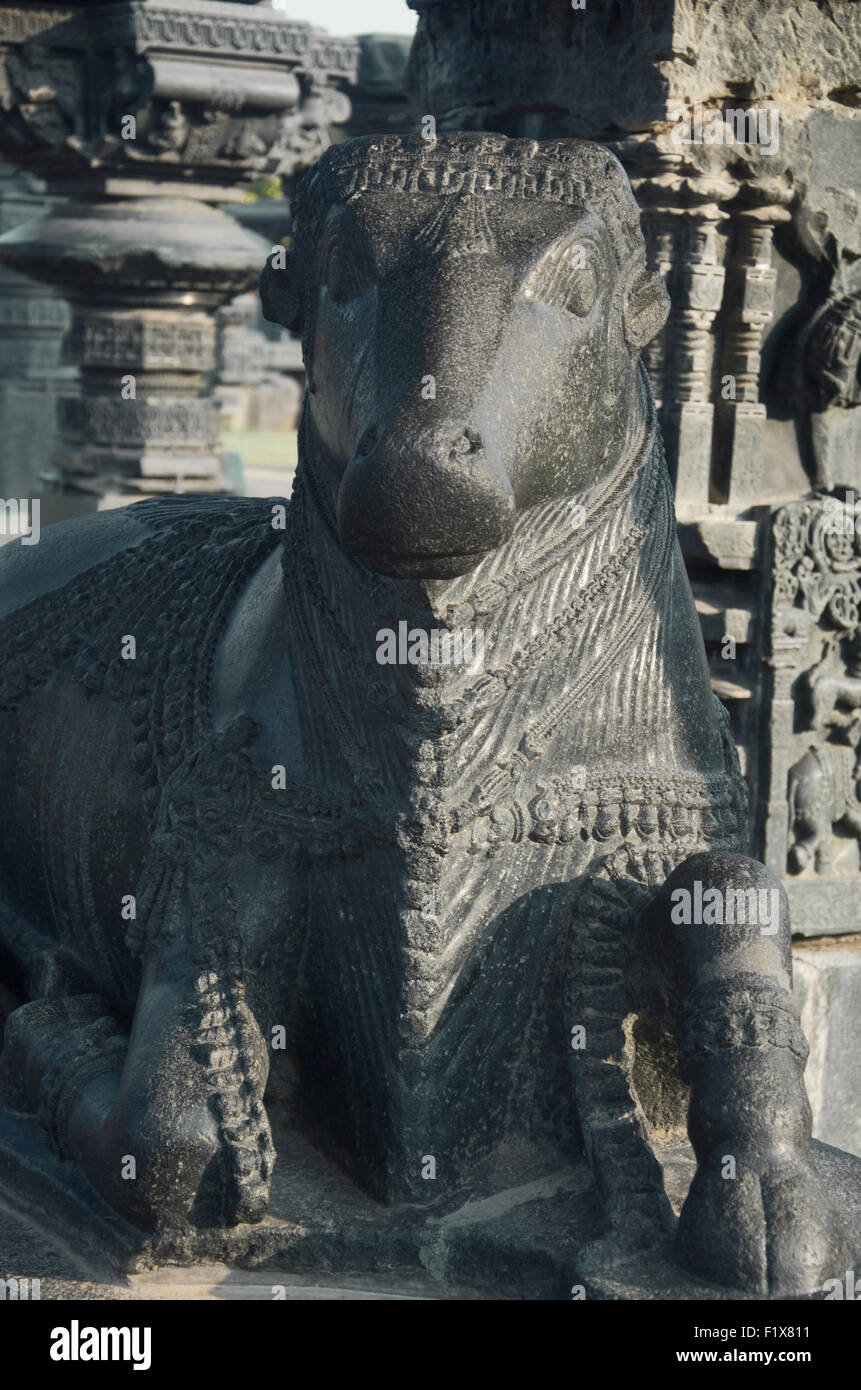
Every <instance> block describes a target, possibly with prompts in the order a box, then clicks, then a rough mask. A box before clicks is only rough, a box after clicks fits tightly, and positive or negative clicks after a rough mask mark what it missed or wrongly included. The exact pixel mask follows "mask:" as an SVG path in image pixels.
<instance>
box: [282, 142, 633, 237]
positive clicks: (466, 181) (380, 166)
mask: <svg viewBox="0 0 861 1390" xmlns="http://www.w3.org/2000/svg"><path fill="white" fill-rule="evenodd" d="M375 191H379V192H385V193H412V194H421V193H426V194H429V195H431V196H434V197H445V196H447V195H455V194H460V195H461V196H463V195H470V196H483V195H487V196H490V197H497V198H505V199H509V200H514V199H523V200H527V201H532V202H550V203H557V204H560V203H561V204H569V205H570V206H572V207H575V208H580V209H586V208H589V209H591V210H593V211H596V212H598V213H599V214H600V215H601V216H602V217H603V219H604V221H605V223H606V225H607V227H608V229H609V231H610V233H611V236H612V237H613V240H614V242H615V243H616V245H617V251H619V252H620V259H623V258H624V255H625V253H627V252H630V250H631V249H633V247H635V246H636V245H637V243H638V242H639V239H640V212H639V208H638V207H637V203H636V200H635V198H634V195H633V193H632V192H631V187H630V185H629V183H628V179H627V176H626V174H625V171H624V169H623V168H622V166H621V164H620V163H619V161H618V159H617V158H616V156H615V155H613V154H612V153H611V152H610V151H609V150H606V149H604V147H603V146H601V145H595V144H591V143H589V142H587V141H583V140H551V141H537V140H522V139H510V138H508V137H507V136H503V135H486V134H469V133H466V134H464V133H459V134H451V135H439V136H437V137H436V139H435V140H432V141H429V140H425V139H423V137H422V136H420V135H407V136H400V135H386V136H363V137H360V138H359V139H357V140H349V141H347V142H346V143H345V144H343V145H335V146H332V147H330V148H329V149H328V150H327V151H326V153H325V154H324V155H323V156H322V158H321V159H320V160H319V162H318V163H317V164H316V165H315V167H314V168H313V169H312V170H310V171H309V173H308V174H307V175H306V176H305V177H304V178H303V180H302V182H301V183H300V185H299V188H298V190H297V193H296V202H295V218H294V220H295V230H296V237H297V240H298V241H299V242H300V243H306V244H309V245H313V244H314V241H315V238H316V236H317V235H318V234H319V230H320V226H321V222H322V219H323V217H325V215H326V213H327V211H328V209H329V207H330V206H331V205H332V204H333V203H336V202H345V201H346V200H347V199H349V198H352V197H353V196H355V195H356V194H357V193H366V192H375ZM620 241H621V246H620V245H619V242H620Z"/></svg>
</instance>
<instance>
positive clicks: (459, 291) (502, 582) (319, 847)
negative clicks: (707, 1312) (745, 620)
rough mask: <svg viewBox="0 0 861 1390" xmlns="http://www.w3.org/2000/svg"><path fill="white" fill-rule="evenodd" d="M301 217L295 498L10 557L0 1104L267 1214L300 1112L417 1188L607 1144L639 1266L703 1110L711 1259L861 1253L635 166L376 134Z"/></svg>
mask: <svg viewBox="0 0 861 1390" xmlns="http://www.w3.org/2000/svg"><path fill="white" fill-rule="evenodd" d="M295 233H296V241H295V246H294V248H293V250H292V251H291V253H290V255H289V256H288V257H286V258H285V257H281V256H280V255H279V256H276V257H274V258H273V259H272V260H271V261H270V264H269V266H268V268H267V270H266V271H265V272H264V277H263V280H262V284H261V293H262V297H263V303H264V307H265V310H266V312H267V314H268V315H269V317H271V318H274V319H276V320H278V321H280V322H282V323H285V324H289V325H290V326H291V327H292V328H296V329H299V328H301V331H302V333H303V337H304V350H305V357H306V364H307V369H308V382H309V385H308V394H307V398H306V404H305V409H304V415H303V420H302V426H301V439H300V443H301V461H300V467H299V470H298V474H297V478H296V486H295V491H294V496H293V499H292V501H291V502H290V504H289V506H288V507H283V506H281V505H280V504H278V503H277V502H276V503H274V504H273V502H272V501H271V500H270V501H268V502H258V501H248V502H241V501H237V500H235V499H229V498H227V499H206V500H203V499H195V498H182V499H173V500H165V501H154V502H144V503H140V504H138V505H136V506H134V507H131V508H128V509H127V510H124V511H118V512H109V513H107V514H102V515H97V516H94V517H92V518H89V519H87V520H84V521H75V522H72V523H68V524H65V525H63V526H58V527H56V528H52V529H51V530H50V531H49V532H47V533H45V534H44V536H43V539H42V541H41V542H40V544H39V545H38V546H36V547H29V548H21V547H19V546H11V545H10V546H7V547H5V548H4V550H3V551H2V555H0V562H2V569H0V574H2V602H3V613H4V617H3V621H2V628H0V640H2V662H0V672H2V676H0V680H2V685H0V708H2V725H0V728H2V751H0V760H2V762H0V767H2V784H3V786H4V788H5V789H6V793H5V797H4V803H5V804H4V811H3V821H4V832H3V840H2V868H3V873H4V884H5V888H4V892H5V899H4V906H3V910H2V921H0V939H2V961H3V981H4V986H5V996H6V999H7V1005H8V1007H9V1010H10V1012H9V1018H8V1021H7V1025H6V1036H5V1049H4V1053H3V1083H4V1094H5V1099H6V1105H7V1107H9V1108H10V1109H11V1110H14V1111H16V1112H18V1113H20V1114H24V1115H26V1114H35V1115H38V1116H39V1119H40V1123H41V1124H42V1126H43V1127H44V1129H45V1130H46V1131H47V1134H48V1136H49V1138H50V1141H51V1143H52V1144H53V1146H54V1148H55V1150H56V1151H57V1152H58V1153H59V1154H60V1155H62V1156H64V1157H65V1158H66V1159H67V1160H69V1161H71V1162H73V1163H74V1164H75V1165H77V1167H78V1168H79V1169H80V1170H82V1172H83V1173H84V1174H85V1175H86V1176H87V1178H88V1179H89V1181H90V1183H91V1184H92V1185H93V1187H95V1188H96V1189H97V1191H98V1193H100V1194H101V1196H102V1198H103V1199H104V1200H105V1201H106V1202H107V1203H108V1204H109V1205H110V1206H111V1207H113V1208H114V1209H115V1210H116V1211H117V1212H119V1213H120V1214H121V1215H122V1216H124V1217H125V1219H126V1220H127V1221H128V1222H129V1223H132V1224H134V1225H136V1226H138V1227H141V1228H143V1229H145V1230H150V1231H153V1230H155V1231H157V1230H160V1229H164V1228H168V1227H179V1226H181V1225H183V1223H186V1224H191V1225H192V1226H194V1227H196V1228H207V1227H223V1226H227V1225H229V1224H230V1223H244V1222H255V1221H259V1220H260V1219H261V1218H262V1217H263V1216H264V1214H265V1212H266V1210H267V1200H268V1194H269V1189H270V1179H271V1175H272V1169H273V1163H274V1159H275V1144H274V1142H273V1131H272V1125H271V1123H270V1119H271V1117H272V1116H274V1115H275V1114H276V1113H277V1115H278V1116H279V1119H278V1124H279V1125H280V1126H282V1127H284V1126H293V1127H295V1128H298V1129H301V1131H302V1133H303V1134H304V1135H305V1136H308V1137H310V1140H311V1141H312V1143H313V1145H314V1146H316V1149H317V1150H318V1151H319V1152H321V1153H325V1154H326V1155H327V1156H328V1158H329V1159H334V1160H335V1162H336V1163H337V1164H338V1165H339V1166H340V1167H341V1168H342V1169H343V1170H345V1171H346V1172H347V1173H349V1174H350V1175H351V1176H352V1178H353V1179H355V1181H356V1182H357V1183H358V1184H359V1185H360V1187H361V1188H362V1189H363V1190H364V1191H365V1192H366V1193H367V1194H369V1197H368V1200H372V1199H373V1200H374V1201H377V1202H381V1203H385V1204H388V1205H389V1207H398V1206H399V1205H403V1206H405V1207H408V1208H409V1209H410V1210H414V1209H415V1208H417V1207H421V1206H422V1205H425V1206H428V1207H433V1208H434V1209H435V1210H439V1209H440V1207H442V1208H443V1209H445V1204H446V1202H452V1201H454V1200H455V1198H456V1195H457V1194H458V1193H463V1192H466V1191H470V1190H473V1189H474V1186H475V1184H476V1183H477V1182H478V1178H477V1176H476V1175H477V1174H479V1173H482V1172H485V1171H486V1170H487V1164H488V1163H489V1162H490V1160H491V1159H493V1158H494V1156H495V1158H496V1159H497V1160H498V1161H499V1162H500V1163H501V1164H502V1169H503V1171H505V1163H506V1162H508V1161H509V1158H507V1157H506V1156H509V1157H510V1155H512V1154H522V1153H523V1152H526V1151H528V1152H530V1153H531V1154H532V1155H533V1156H535V1155H537V1156H538V1158H539V1159H540V1158H541V1156H542V1155H545V1154H546V1155H550V1154H555V1153H558V1152H559V1151H560V1150H562V1151H564V1152H566V1153H568V1154H569V1155H571V1156H572V1157H573V1156H576V1155H578V1154H583V1153H585V1154H586V1156H587V1157H588V1161H589V1163H590V1165H591V1170H592V1174H593V1183H594V1201H595V1203H597V1204H599V1205H600V1211H601V1213H602V1217H601V1219H602V1221H603V1222H604V1226H603V1229H604V1231H605V1236H606V1240H607V1241H609V1242H610V1245H611V1246H612V1247H613V1248H615V1249H617V1250H618V1249H621V1248H622V1247H623V1246H624V1244H625V1242H626V1241H627V1242H629V1243H632V1242H633V1244H634V1245H636V1244H637V1242H639V1244H640V1245H641V1246H644V1247H645V1248H646V1249H648V1248H649V1241H650V1240H651V1239H652V1238H654V1234H655V1232H657V1231H658V1230H664V1229H666V1227H667V1224H668V1223H670V1224H672V1223H673V1220H674V1218H673V1216H672V1213H671V1210H670V1207H669V1203H668V1200H667V1197H666V1195H665V1192H664V1185H663V1181H662V1178H663V1174H662V1167H661V1161H660V1157H661V1148H660V1143H659V1137H660V1135H661V1134H662V1133H663V1134H664V1135H666V1134H667V1133H671V1132H674V1131H675V1130H677V1129H678V1127H679V1126H680V1125H681V1124H683V1122H684V1113H685V1107H686V1106H687V1104H688V1100H689V1106H690V1112H689V1133H690V1136H691V1140H692V1142H693V1145H694V1148H695V1150H696V1156H697V1160H698V1167H697V1171H696V1176H695V1178H694V1180H693V1184H692V1187H691V1189H690V1192H689V1195H688V1196H687V1200H686V1202H685V1204H684V1207H683V1210H682V1213H681V1218H680V1220H679V1223H678V1234H677V1251H678V1256H679V1259H680V1261H681V1263H682V1264H683V1265H684V1266H686V1267H687V1268H688V1269H689V1270H691V1271H693V1272H695V1273H697V1274H699V1275H700V1276H702V1277H704V1278H705V1279H707V1280H712V1281H714V1282H716V1283H720V1284H726V1285H732V1286H736V1287H737V1288H741V1289H753V1290H758V1291H761V1292H772V1293H775V1292H777V1293H787V1292H797V1291H807V1290H814V1289H816V1288H818V1287H819V1286H821V1284H822V1281H823V1279H824V1278H826V1277H828V1276H832V1275H837V1276H838V1277H842V1272H843V1270H844V1268H845V1261H846V1258H847V1250H846V1243H845V1241H846V1236H845V1233H844V1232H843V1230H842V1229H841V1226H840V1221H839V1219H838V1217H837V1215H836V1213H835V1210H834V1208H835V1206H836V1205H837V1203H836V1201H835V1193H834V1192H833V1191H832V1192H831V1193H829V1191H828V1190H827V1185H825V1184H823V1181H822V1178H821V1173H820V1172H819V1171H818V1169H817V1168H816V1164H815V1161H814V1159H813V1158H812V1157H811V1151H810V1109H809V1105H808V1102H807V1098H806V1094H805V1089H804V1084H803V1077H802V1072H803V1066H804V1060H805V1055H806V1044H805V1042H804V1039H803V1037H802V1035H801V1032H800V1029H799V1024H798V1018H797V1015H796V1012H795V1010H794V1008H793V1004H792V1001H791V996H790V993H789V990H790V968H791V967H790V949H789V921H788V915H787V911H786V903H785V899H784V898H783V897H782V896H781V895H780V894H778V896H779V901H780V909H779V912H776V913H773V914H771V915H770V916H769V915H768V914H767V913H766V914H765V915H764V916H762V917H761V918H760V919H759V920H756V914H755V912H753V913H749V914H748V918H747V919H745V914H744V912H743V911H742V912H740V913H738V914H734V913H733V912H727V913H726V914H724V912H723V911H722V910H721V909H720V908H716V907H715V903H718V904H720V903H721V902H723V901H724V900H730V899H742V900H747V901H748V902H750V901H754V902H755V901H756V900H757V899H758V897H762V896H763V895H764V896H765V897H766V898H770V897H771V895H773V894H774V893H775V892H776V891H777V884H776V882H775V881H774V880H773V879H771V878H770V876H769V874H768V873H767V872H766V870H765V869H764V868H763V867H762V866H761V865H759V864H756V863H754V862H752V861H750V860H749V859H746V858H745V857H744V856H743V855H742V854H741V853H740V852H739V851H740V849H741V847H742V846H743V845H744V843H745V823H746V802H745V789H744V784H743V782H742V779H741V777H740V774H739V770H738V765H737V761H736V757H735V752H734V748H733V745H732V741H731V739H730V736H729V732H728V728H727V723H726V719H725V716H724V714H723V713H722V710H721V707H720V705H719V704H718V702H717V700H716V699H715V698H714V697H713V696H712V694H711V691H710V687H709V679H708V673H707V668H706V662H705V658H704V652H703V645H702V640H701V637H700V631H699V626H698V622H697V617H696V613H695V609H694V605H693V602H692V598H691V593H690V589H689V587H688V582H687V578H686V575H685V570H684V567H683V564H682V561H681V558H680V553H679V549H678V545H677V541H676V536H675V524H674V514H673V506H672V498H671V492H670V487H669V483H668V478H667V473H666V468H665V463H664V458H663V453H662V447H661V440H660V434H659V430H658V426H657V423H656V418H655V409H654V404H653V401H652V397H651V393H650V389H649V384H648V380H647V378H646V375H645V372H644V369H643V367H642V366H641V364H640V361H639V352H640V349H641V348H642V347H643V346H644V345H645V344H646V343H647V342H648V341H649V339H650V338H652V337H653V335H654V334H655V333H656V332H657V331H658V329H659V328H660V327H661V325H662V323H663V322H664V318H665V315H666V308H667V304H666V296H665V292H664V289H663V286H662V284H661V282H660V279H659V278H658V277H656V276H654V275H652V274H650V273H649V272H648V270H647V268H646V264H645V255H644V246H643V241H642V236H641V233H640V229H639V219H638V213H637V208H636V204H635V202H634V199H633V197H632V194H631V191H630V188H629V186H628V183H627V180H626V178H625V175H624V173H623V172H622V170H621V166H620V165H619V164H618V163H617V161H616V160H615V159H614V158H613V157H612V156H611V155H610V154H608V153H607V151H606V150H604V149H602V148H600V147H598V146H592V145H589V144H585V143H580V142H560V143H554V144H535V143H534V142H531V141H528V140H511V141H509V140H507V139H504V138H502V137H496V136H485V135H458V136H445V137H440V138H439V139H438V140H437V141H436V143H434V144H430V145H428V144H425V143H424V142H423V141H422V140H419V139H401V138H398V137H385V138H380V139H362V140H358V141H353V142H350V143H348V144H346V145H343V146H340V147H338V148H336V149H333V150H330V151H329V152H328V153H327V154H326V155H325V156H324V157H323V159H322V160H321V161H320V163H319V164H318V165H317V166H316V167H315V169H314V170H313V171H312V172H311V173H310V174H309V176H308V177H307V178H306V179H305V181H304V182H303V185H302V187H301V190H300V193H299V195H298V198H297V202H296V208H295ZM282 262H283V263H282ZM467 631H469V632H470V633H472V634H473V635H474V634H476V633H480V634H481V643H480V648H477V647H476V644H475V643H474V642H473V643H471V644H470V653H471V660H470V662H469V664H468V665H467V664H466V662H458V661H457V660H448V661H447V660H445V659H444V658H443V659H434V653H439V652H440V651H442V652H443V653H445V652H446V651H448V652H449V654H450V653H451V652H452V651H456V648H455V647H454V645H453V642H452V639H453V636H454V635H455V634H463V633H464V632H467ZM446 642H447V643H448V646H446ZM479 649H480V657H481V660H480V661H479V662H478V663H477V662H476V660H475V655H476V651H477V650H479ZM392 653H395V656H394V657H393V656H392ZM751 895H752V896H751ZM686 901H689V902H690V903H693V904H694V919H691V918H690V917H689V916H688V917H685V915H684V912H682V913H681V914H680V913H679V910H678V909H679V904H684V903H685V902H686ZM703 903H708V904H709V906H708V907H707V909H706V910H705V911H704V912H702V913H700V914H699V917H698V912H697V905H698V904H699V905H702V904H703ZM699 918H701V920H699ZM690 921H693V924H691V925H688V924H687V923H688V922H690ZM650 1030H651V1031H650ZM661 1030H665V1031H666V1032H667V1033H668V1035H672V1036H674V1037H675V1038H676V1039H677V1040H678V1045H679V1048H680V1054H679V1056H680V1065H681V1072H682V1077H683V1080H681V1079H680V1078H679V1075H678V1073H677V1071H676V1064H675V1057H672V1056H671V1057H669V1059H668V1054H667V1053H666V1051H664V1052H662V1051H661V1049H660V1048H655V1047H652V1046H647V1044H646V1038H647V1036H648V1037H654V1036H657V1034H660V1033H661ZM687 1088H689V1091H688V1089H687ZM130 1155H131V1156H133V1157H134V1160H135V1170H136V1171H135V1178H134V1181H128V1180H124V1164H125V1165H126V1166H127V1164H128V1158H129V1156H130ZM728 1159H729V1160H731V1162H730V1163H729V1164H728ZM430 1160H432V1164H431V1167H430V1168H429V1167H428V1164H429V1162H430ZM548 1161H549V1159H548ZM846 1163H847V1164H848V1163H849V1160H848V1159H847V1160H846ZM728 1167H731V1168H732V1169H733V1173H732V1175H731V1176H728V1172H727V1169H728ZM433 1170H435V1181H427V1178H428V1176H433V1175H434V1171H433ZM471 1184H472V1185H473V1186H471ZM503 1185H504V1183H503ZM613 1242H615V1245H613ZM607 1248H610V1247H607Z"/></svg>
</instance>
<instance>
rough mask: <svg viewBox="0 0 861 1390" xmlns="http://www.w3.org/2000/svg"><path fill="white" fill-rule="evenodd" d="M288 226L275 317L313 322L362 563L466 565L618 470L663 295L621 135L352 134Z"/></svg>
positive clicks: (325, 444) (307, 327) (315, 379)
mask: <svg viewBox="0 0 861 1390" xmlns="http://www.w3.org/2000/svg"><path fill="white" fill-rule="evenodd" d="M294 228H295V243H294V247H293V249H292V250H291V251H290V252H289V253H288V255H287V256H286V258H285V257H283V256H281V255H278V256H276V257H273V258H270V262H269V264H268V265H267V268H266V270H265V271H264V273H263V278H262V281H261V297H262V301H263V307H264V312H265V314H266V315H267V317H268V318H270V319H273V320H275V321H276V322H280V323H283V324H285V325H286V326H287V327H289V328H292V329H294V330H297V331H298V330H300V329H301V331H302V334H303V342H304V351H305V361H306V366H307V369H308V379H309V391H308V397H307V400H306V420H305V425H306V428H307V429H308V430H309V431H311V432H312V435H313V438H314V447H315V450H316V452H317V454H318V456H319V458H320V459H321V460H322V462H323V465H324V473H325V477H326V479H327V480H328V482H327V485H328V486H330V487H331V496H332V506H333V509H334V511H335V514H336V516H337V524H338V530H339V534H340V538H341V543H342V545H343V547H344V549H345V550H346V551H348V552H349V553H350V554H352V555H355V556H357V557H358V558H359V559H360V560H362V561H363V562H364V563H365V564H366V565H367V566H368V567H369V568H371V569H374V570H377V571H379V572H381V573H384V574H389V575H396V576H405V577H406V576H417V577H422V578H430V579H432V578H441V579H446V578H451V577H453V576H455V575H459V574H463V573H465V572H466V571H468V570H470V569H471V568H473V566H474V565H476V564H477V563H478V561H479V560H480V559H481V557H482V556H483V555H485V554H487V553H488V552H489V551H491V550H493V549H495V548H496V547H497V546H499V545H500V544H501V543H502V542H503V541H505V540H506V539H507V538H508V536H509V535H510V533H511V530H512V526H513V524H514V520H515V517H516V516H517V514H518V513H519V512H521V511H522V510H523V509H525V508H528V507H532V506H534V505H535V504H536V503H539V502H544V501H546V500H548V499H550V498H557V497H565V496H572V495H575V494H577V493H579V492H580V491H582V490H583V489H585V488H587V487H589V486H590V485H592V484H593V483H595V482H597V481H599V480H600V478H601V477H602V476H603V475H604V474H605V473H607V472H609V471H610V470H611V469H612V468H613V467H614V466H615V465H616V464H617V462H618V461H619V459H620V457H621V456H622V454H623V451H624V450H625V448H626V445H627V442H628V440H629V438H630V435H631V430H632V421H633V422H635V423H636V421H637V418H638V411H639V405H638V401H639V394H638V390H637V356H638V353H639V350H640V349H641V348H642V347H643V345H644V344H645V343H646V342H648V341H649V339H650V338H651V337H652V336H653V335H654V334H655V333H656V332H657V331H658V330H659V329H660V327H661V326H662V324H663V323H664V320H665V318H666V313H667V297H666V292H665V290H664V288H663V284H662V283H661V280H660V278H659V277H658V276H656V275H650V274H649V273H648V271H647V269H646V262H645V251H644V245H643V239H642V235H641V233H640V228H639V214H638V212H637V206H636V203H635V201H634V198H633V195H632V193H631V190H630V186H629V184H628V181H627V178H626V176H625V173H624V171H623V170H622V167H621V165H620V164H619V162H618V161H617V160H616V159H615V157H614V156H613V155H611V154H610V153H609V152H608V151H607V150H606V149H604V148H602V147H601V146H598V145H591V144H587V143H585V142H581V141H558V142H554V143H544V144H539V143H536V142H535V141H531V140H509V139H506V138H504V137H502V136H493V135H444V136H440V137H439V138H438V139H437V140H436V141H435V142H434V143H428V142H426V141H425V140H423V139H421V138H419V137H408V138H401V137H392V136H386V137H376V138H374V137H366V138H363V139H360V140H354V141H350V142H349V143H347V144H344V145H340V146H337V147H335V148H333V149H330V150H329V151H327V153H326V154H325V155H324V157H323V158H322V159H321V160H320V162H319V163H318V164H317V165H316V166H315V168H314V169H313V170H312V171H311V172H310V173H309V175H308V176H307V177H306V178H305V180H303V183H302V185H301V187H300V189H299V193H298V195H297V199H296V206H295V219H294ZM285 259H286V264H285V263H284V262H285Z"/></svg>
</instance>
